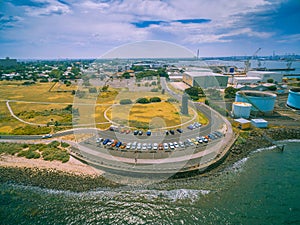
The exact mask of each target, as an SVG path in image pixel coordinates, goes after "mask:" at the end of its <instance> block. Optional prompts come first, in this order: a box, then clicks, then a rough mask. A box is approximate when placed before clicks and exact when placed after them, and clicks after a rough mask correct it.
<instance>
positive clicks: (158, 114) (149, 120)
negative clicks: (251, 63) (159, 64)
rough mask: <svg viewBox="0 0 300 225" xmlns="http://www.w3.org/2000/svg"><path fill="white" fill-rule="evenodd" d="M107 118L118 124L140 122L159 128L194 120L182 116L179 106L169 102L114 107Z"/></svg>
mask: <svg viewBox="0 0 300 225" xmlns="http://www.w3.org/2000/svg"><path fill="white" fill-rule="evenodd" d="M107 116H108V117H109V118H111V119H112V120H113V121H116V122H119V121H138V122H141V123H145V124H152V125H154V126H155V127H157V128H158V127H164V126H167V127H168V126H176V125H179V124H181V123H184V122H186V121H188V120H190V119H191V118H192V116H183V115H180V110H179V105H178V104H171V103H168V102H159V103H150V104H134V105H120V106H114V107H113V108H112V109H110V110H108V113H107ZM157 122H159V123H160V124H156V123H157ZM127 124H128V123H127Z"/></svg>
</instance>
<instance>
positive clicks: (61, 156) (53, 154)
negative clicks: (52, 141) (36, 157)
mask: <svg viewBox="0 0 300 225" xmlns="http://www.w3.org/2000/svg"><path fill="white" fill-rule="evenodd" d="M42 156H43V159H44V160H46V161H53V160H58V161H61V162H63V163H65V162H68V161H69V159H70V155H69V153H68V152H67V151H66V150H61V149H59V148H53V147H48V148H46V149H44V150H43V152H42Z"/></svg>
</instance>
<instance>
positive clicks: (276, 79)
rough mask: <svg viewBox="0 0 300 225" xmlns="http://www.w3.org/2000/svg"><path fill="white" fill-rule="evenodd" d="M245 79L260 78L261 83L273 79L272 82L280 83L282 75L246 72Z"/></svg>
mask: <svg viewBox="0 0 300 225" xmlns="http://www.w3.org/2000/svg"><path fill="white" fill-rule="evenodd" d="M247 77H257V78H260V79H261V80H260V81H261V82H268V79H273V80H274V82H277V83H281V82H282V78H283V74H282V73H280V72H275V71H248V72H247Z"/></svg>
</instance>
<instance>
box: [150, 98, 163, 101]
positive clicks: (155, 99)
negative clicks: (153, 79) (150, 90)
mask: <svg viewBox="0 0 300 225" xmlns="http://www.w3.org/2000/svg"><path fill="white" fill-rule="evenodd" d="M150 102H161V99H160V98H159V97H153V98H150Z"/></svg>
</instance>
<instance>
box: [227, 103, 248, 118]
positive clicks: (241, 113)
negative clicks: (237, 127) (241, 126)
mask: <svg viewBox="0 0 300 225" xmlns="http://www.w3.org/2000/svg"><path fill="white" fill-rule="evenodd" d="M251 107H252V105H251V104H250V103H246V102H234V103H232V112H233V115H234V116H235V117H236V118H246V119H247V118H249V117H250V112H251Z"/></svg>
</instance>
